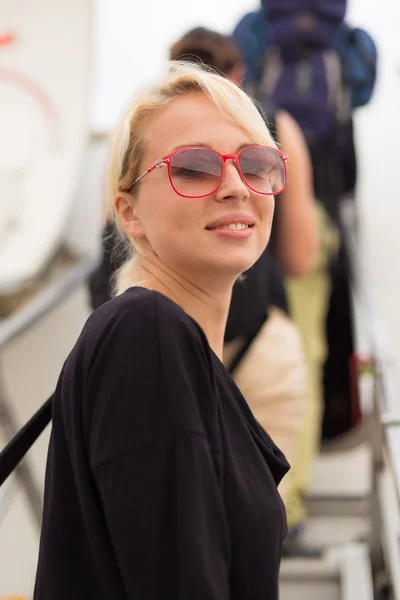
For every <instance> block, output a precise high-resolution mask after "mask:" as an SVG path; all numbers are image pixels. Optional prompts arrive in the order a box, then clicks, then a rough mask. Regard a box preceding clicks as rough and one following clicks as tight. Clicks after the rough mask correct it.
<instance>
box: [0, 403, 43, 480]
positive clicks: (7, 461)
mask: <svg viewBox="0 0 400 600" xmlns="http://www.w3.org/2000/svg"><path fill="white" fill-rule="evenodd" d="M53 399H54V394H52V395H51V396H50V398H49V399H48V400H46V402H45V403H44V404H42V406H41V407H40V408H39V410H38V411H37V412H36V413H35V414H34V415H33V417H31V418H30V419H29V421H28V422H27V423H26V425H24V427H22V429H20V430H19V431H18V433H17V435H16V436H15V437H13V439H12V440H11V441H10V442H9V443H8V444H7V446H6V447H5V448H4V450H3V451H2V452H0V486H1V485H3V483H4V482H5V480H6V479H7V477H9V475H11V473H12V472H13V471H14V470H15V469H16V467H17V466H18V464H19V463H20V461H21V460H22V459H23V458H24V456H25V454H26V453H27V452H28V450H29V448H30V447H31V446H32V444H33V443H34V442H35V441H36V440H37V438H38V437H39V435H40V434H41V433H42V431H43V430H44V429H45V427H46V426H47V425H48V423H49V422H50V421H51V415H52V411H53Z"/></svg>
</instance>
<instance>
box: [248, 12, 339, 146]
mask: <svg viewBox="0 0 400 600" xmlns="http://www.w3.org/2000/svg"><path fill="white" fill-rule="evenodd" d="M262 6H263V11H264V15H265V19H266V22H267V23H268V36H269V37H270V39H271V44H270V46H269V49H268V50H267V52H266V54H265V57H264V60H263V63H262V68H261V73H260V77H259V82H258V85H257V89H255V90H253V93H254V95H255V97H256V99H257V100H258V101H259V102H260V104H261V105H262V106H268V105H271V104H272V105H274V106H276V107H277V108H283V109H285V110H287V111H288V112H289V113H290V114H291V115H292V116H293V117H294V118H295V119H296V121H297V122H298V123H299V125H300V127H301V129H302V130H303V133H304V134H305V137H306V139H307V142H308V145H309V147H310V149H315V148H318V147H320V146H321V145H322V144H323V143H324V141H325V140H327V139H329V138H331V137H332V134H333V133H334V132H335V130H336V128H337V125H338V124H339V125H340V124H346V123H348V122H349V120H350V115H351V103H350V95H349V92H348V91H347V90H346V88H345V86H344V85H343V74H342V67H341V61H340V58H339V56H338V54H337V52H336V51H335V50H334V49H333V42H334V39H335V36H336V34H337V32H338V30H339V27H340V26H341V24H342V22H343V20H344V17H345V13H346V0H262Z"/></svg>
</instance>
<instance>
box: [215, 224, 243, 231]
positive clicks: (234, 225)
mask: <svg viewBox="0 0 400 600" xmlns="http://www.w3.org/2000/svg"><path fill="white" fill-rule="evenodd" d="M247 227H248V225H245V224H244V223H230V224H229V225H222V227H221V229H237V230H240V229H247Z"/></svg>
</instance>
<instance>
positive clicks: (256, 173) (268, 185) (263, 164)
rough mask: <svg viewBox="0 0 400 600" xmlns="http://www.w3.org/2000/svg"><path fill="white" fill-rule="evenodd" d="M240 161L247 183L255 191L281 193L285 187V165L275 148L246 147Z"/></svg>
mask: <svg viewBox="0 0 400 600" xmlns="http://www.w3.org/2000/svg"><path fill="white" fill-rule="evenodd" d="M239 163H240V168H241V170H242V174H243V177H244V179H245V180H246V183H247V185H248V186H249V187H250V188H251V189H253V190H254V191H255V192H258V193H259V194H279V193H280V192H281V191H282V190H283V188H284V187H285V165H284V162H283V160H282V158H281V156H280V154H279V152H276V150H274V149H273V148H263V147H262V146H261V147H260V146H254V147H251V148H245V149H244V150H243V151H242V152H241V154H240V159H239Z"/></svg>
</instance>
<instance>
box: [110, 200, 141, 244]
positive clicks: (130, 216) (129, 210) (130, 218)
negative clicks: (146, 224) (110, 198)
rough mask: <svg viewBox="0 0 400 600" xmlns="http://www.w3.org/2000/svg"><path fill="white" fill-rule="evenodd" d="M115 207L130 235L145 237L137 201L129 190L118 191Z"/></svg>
mask: <svg viewBox="0 0 400 600" xmlns="http://www.w3.org/2000/svg"><path fill="white" fill-rule="evenodd" d="M114 207H115V210H116V212H117V213H118V216H119V220H120V223H121V225H122V227H123V229H124V230H125V231H126V233H127V234H128V235H129V236H130V237H134V238H143V237H145V233H144V230H143V227H142V223H141V221H140V218H139V215H138V210H137V201H136V199H135V198H134V197H133V196H131V195H130V194H128V192H118V194H116V196H115V198H114Z"/></svg>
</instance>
